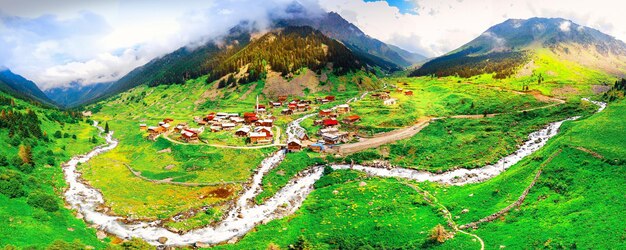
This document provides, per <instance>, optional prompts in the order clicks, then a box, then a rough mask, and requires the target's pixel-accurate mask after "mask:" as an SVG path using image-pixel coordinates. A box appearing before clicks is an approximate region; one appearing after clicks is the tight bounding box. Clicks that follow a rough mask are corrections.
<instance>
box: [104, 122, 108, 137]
mask: <svg viewBox="0 0 626 250" xmlns="http://www.w3.org/2000/svg"><path fill="white" fill-rule="evenodd" d="M104 133H105V134H108V133H109V122H107V123H106V124H105V125H104Z"/></svg>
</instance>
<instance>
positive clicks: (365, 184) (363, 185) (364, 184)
mask: <svg viewBox="0 0 626 250" xmlns="http://www.w3.org/2000/svg"><path fill="white" fill-rule="evenodd" d="M365 186H367V183H365V182H364V181H362V182H361V183H359V187H365Z"/></svg>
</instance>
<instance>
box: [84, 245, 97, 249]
mask: <svg viewBox="0 0 626 250" xmlns="http://www.w3.org/2000/svg"><path fill="white" fill-rule="evenodd" d="M85 249H87V250H92V249H96V247H94V246H89V245H87V246H85Z"/></svg>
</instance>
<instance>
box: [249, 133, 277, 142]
mask: <svg viewBox="0 0 626 250" xmlns="http://www.w3.org/2000/svg"><path fill="white" fill-rule="evenodd" d="M248 138H250V143H270V142H272V138H271V137H267V135H266V134H265V133H261V132H252V133H250V137H248Z"/></svg>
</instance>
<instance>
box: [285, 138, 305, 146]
mask: <svg viewBox="0 0 626 250" xmlns="http://www.w3.org/2000/svg"><path fill="white" fill-rule="evenodd" d="M290 143H297V144H298V145H302V142H301V141H300V140H298V139H295V138H292V139H289V140H287V144H290Z"/></svg>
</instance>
